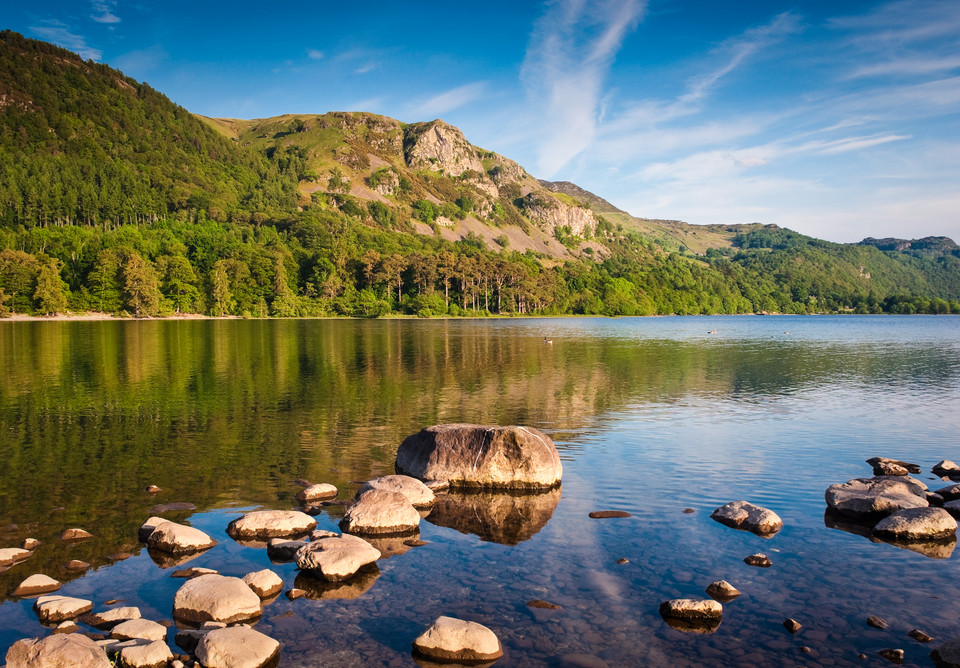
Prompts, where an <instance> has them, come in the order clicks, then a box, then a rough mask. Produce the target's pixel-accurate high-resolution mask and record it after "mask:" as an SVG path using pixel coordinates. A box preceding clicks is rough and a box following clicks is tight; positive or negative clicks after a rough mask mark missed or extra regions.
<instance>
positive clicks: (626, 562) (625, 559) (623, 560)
mask: <svg viewBox="0 0 960 668" xmlns="http://www.w3.org/2000/svg"><path fill="white" fill-rule="evenodd" d="M617 563H618V564H629V563H630V560H629V559H627V558H626V557H623V558H622V559H617Z"/></svg>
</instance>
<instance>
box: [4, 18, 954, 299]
mask: <svg viewBox="0 0 960 668" xmlns="http://www.w3.org/2000/svg"><path fill="white" fill-rule="evenodd" d="M0 64H2V67H0V312H11V311H13V312H30V313H54V312H64V311H67V310H71V311H77V310H88V309H89V310H101V311H107V312H116V313H127V314H130V315H134V316H144V315H163V314H166V313H172V312H196V313H209V314H214V315H222V314H236V315H244V316H251V317H257V316H266V315H275V316H295V315H329V314H333V315H360V316H378V315H386V314H390V313H407V314H416V315H421V316H429V315H486V314H491V313H492V314H498V313H503V314H534V313H535V314H564V313H574V314H591V313H597V314H605V315H646V314H654V313H680V314H692V313H745V312H794V313H807V312H826V311H836V310H858V311H860V312H880V311H884V310H893V311H910V310H911V309H912V310H918V309H919V310H921V311H931V312H947V311H950V310H956V311H960V303H957V300H958V298H960V278H958V276H960V271H958V266H957V265H958V262H960V258H958V257H957V253H956V252H954V251H955V249H956V245H955V244H953V242H952V241H950V240H942V239H941V240H940V241H938V242H936V243H935V242H934V241H931V240H921V241H920V242H904V243H897V240H881V241H879V242H878V241H876V240H865V241H864V242H863V243H862V244H860V245H844V244H831V243H829V242H825V241H820V240H816V239H812V238H810V237H804V236H803V235H797V234H796V233H793V232H790V231H789V230H780V229H779V228H776V227H774V226H764V225H760V224H757V223H754V224H750V225H733V226H719V225H707V226H694V225H688V224H686V223H683V222H680V221H667V220H652V219H644V218H637V217H634V216H632V215H630V214H629V213H627V212H624V211H622V210H619V209H617V208H616V207H615V206H613V205H612V204H610V203H609V202H608V201H606V200H604V199H603V198H602V197H599V196H597V195H595V194H593V193H590V192H587V191H585V190H583V189H581V188H579V187H578V186H576V185H575V184H572V183H565V182H559V183H551V182H547V181H538V180H537V179H536V178H534V177H533V176H531V175H530V174H529V173H528V172H527V171H526V170H525V169H524V168H523V167H522V166H521V165H519V164H517V163H516V162H514V161H512V160H510V159H509V158H506V157H504V156H501V155H499V154H497V153H494V152H492V151H488V150H484V149H482V148H478V147H476V146H474V145H472V144H471V143H470V142H469V141H468V139H467V138H466V137H465V136H464V134H463V133H462V132H461V131H460V130H459V129H458V128H456V127H453V126H451V125H449V124H447V123H445V122H444V121H442V120H439V119H437V120H433V121H428V122H417V123H403V122H400V121H397V120H394V119H391V118H387V117H384V116H378V115H375V114H369V113H362V112H329V113H323V114H298V115H284V116H279V117H275V118H269V119H256V120H240V119H223V118H221V119H213V118H203V117H199V116H195V115H193V114H190V113H189V112H188V111H187V110H185V109H183V108H182V107H179V106H178V105H176V104H174V103H172V102H171V101H170V100H169V99H167V98H166V97H165V96H164V95H163V94H162V93H159V92H157V91H155V90H153V89H152V88H151V87H150V86H148V85H147V84H144V83H140V82H137V81H135V80H133V79H130V78H129V77H126V76H125V75H124V74H123V73H122V72H120V71H118V70H115V69H112V68H110V67H108V66H106V65H101V64H97V63H93V62H92V61H83V60H82V59H81V58H80V57H79V56H77V55H76V54H73V53H71V52H69V51H66V50H64V49H60V48H59V47H55V46H52V45H49V44H46V43H43V42H39V41H36V40H29V39H25V38H23V37H21V36H20V35H17V34H16V33H12V32H10V31H5V32H2V33H0ZM871 242H874V243H871ZM888 242H891V243H888ZM950 244H953V245H952V246H951V245H950Z"/></svg>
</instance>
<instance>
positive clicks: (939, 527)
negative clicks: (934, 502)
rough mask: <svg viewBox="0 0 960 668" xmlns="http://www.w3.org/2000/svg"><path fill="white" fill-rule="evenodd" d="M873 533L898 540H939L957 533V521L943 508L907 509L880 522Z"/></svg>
mask: <svg viewBox="0 0 960 668" xmlns="http://www.w3.org/2000/svg"><path fill="white" fill-rule="evenodd" d="M873 533H875V534H876V535H878V536H882V537H886V538H893V539H897V540H937V539H941V538H948V537H950V536H954V535H956V533H957V521H956V520H955V519H953V517H952V516H951V515H950V513H949V512H947V511H946V510H944V509H943V508H906V509H904V510H898V511H897V512H895V513H892V514H890V515H888V516H887V517H885V518H883V519H882V520H880V521H879V522H878V523H877V525H876V526H875V527H873Z"/></svg>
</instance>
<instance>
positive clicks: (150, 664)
mask: <svg viewBox="0 0 960 668" xmlns="http://www.w3.org/2000/svg"><path fill="white" fill-rule="evenodd" d="M173 659H174V656H173V652H171V651H170V648H169V647H167V643H166V642H164V641H163V640H155V641H154V642H150V643H138V644H135V645H128V646H127V647H124V648H123V649H121V650H120V655H119V661H120V664H119V665H120V666H121V667H122V668H166V667H167V665H168V664H169V663H170V662H171V661H173Z"/></svg>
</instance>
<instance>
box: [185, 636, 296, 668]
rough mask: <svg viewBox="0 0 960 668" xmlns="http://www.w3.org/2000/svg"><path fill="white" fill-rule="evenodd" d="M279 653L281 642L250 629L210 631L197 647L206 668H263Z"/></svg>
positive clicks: (199, 657)
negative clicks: (262, 667)
mask: <svg viewBox="0 0 960 668" xmlns="http://www.w3.org/2000/svg"><path fill="white" fill-rule="evenodd" d="M279 652H280V643H278V642H277V641H276V640H274V639H273V638H270V637H268V636H265V635H264V634H262V633H260V632H258V631H254V630H253V629H251V628H250V627H248V626H231V627H229V628H226V629H216V630H214V631H210V632H209V633H207V634H206V635H205V636H203V639H202V640H200V643H199V644H198V645H197V650H196V654H197V659H199V660H200V663H202V664H203V665H204V666H205V667H206V668H261V666H265V665H266V664H268V663H269V662H270V661H271V660H273V658H274V657H276V656H277V654H279Z"/></svg>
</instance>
